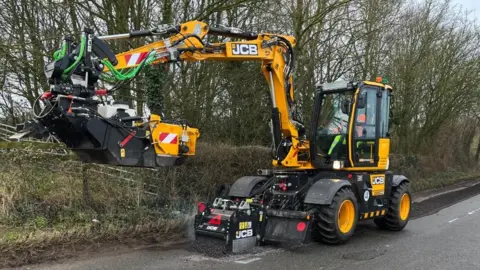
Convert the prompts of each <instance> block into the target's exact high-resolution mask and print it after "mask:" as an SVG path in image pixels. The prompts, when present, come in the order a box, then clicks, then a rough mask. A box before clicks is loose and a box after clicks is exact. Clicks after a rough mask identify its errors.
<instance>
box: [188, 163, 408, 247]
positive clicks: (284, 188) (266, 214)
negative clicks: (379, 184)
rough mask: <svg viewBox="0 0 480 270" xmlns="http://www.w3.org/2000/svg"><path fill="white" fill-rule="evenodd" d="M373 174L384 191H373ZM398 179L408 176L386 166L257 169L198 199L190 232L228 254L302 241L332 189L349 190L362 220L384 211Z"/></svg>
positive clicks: (306, 240)
mask: <svg viewBox="0 0 480 270" xmlns="http://www.w3.org/2000/svg"><path fill="white" fill-rule="evenodd" d="M379 174H383V175H385V186H384V194H383V195H377V196H373V195H372V184H371V181H370V176H371V175H379ZM403 181H408V180H407V179H406V178H405V177H404V176H401V175H393V173H392V172H389V171H387V172H385V171H384V172H347V171H288V170H278V171H271V170H259V175H258V176H245V177H241V178H240V179H238V180H237V181H235V182H234V183H233V184H232V185H231V186H228V188H227V189H223V190H224V192H221V193H223V194H217V196H216V198H215V200H214V202H209V203H203V202H200V203H199V205H198V209H197V214H196V216H195V222H194V228H195V233H196V235H208V236H213V237H217V238H221V239H224V240H225V249H226V251H227V252H232V253H237V252H241V251H245V250H249V249H251V248H253V247H254V246H257V245H261V244H263V243H269V242H280V243H290V244H296V243H306V242H309V241H310V238H311V232H312V230H313V228H314V226H313V225H314V223H315V215H314V214H315V211H316V209H317V207H319V206H321V205H329V204H330V203H331V202H332V200H333V198H334V196H335V194H336V193H337V191H338V190H340V189H342V188H350V189H351V190H352V191H353V192H354V194H355V196H356V198H357V203H358V209H357V215H358V219H360V220H367V219H373V218H376V217H379V216H381V215H383V214H384V213H385V210H386V209H387V208H388V206H389V205H388V204H389V199H390V194H391V189H392V187H394V186H398V185H399V184H400V183H402V182H403ZM220 190H222V189H220ZM225 190H226V191H228V193H227V192H225ZM367 192H368V195H366V193H367Z"/></svg>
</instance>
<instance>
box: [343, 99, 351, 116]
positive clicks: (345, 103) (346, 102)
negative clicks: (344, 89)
mask: <svg viewBox="0 0 480 270" xmlns="http://www.w3.org/2000/svg"><path fill="white" fill-rule="evenodd" d="M342 113H344V114H347V115H348V114H349V113H350V100H348V99H346V100H344V101H343V102H342Z"/></svg>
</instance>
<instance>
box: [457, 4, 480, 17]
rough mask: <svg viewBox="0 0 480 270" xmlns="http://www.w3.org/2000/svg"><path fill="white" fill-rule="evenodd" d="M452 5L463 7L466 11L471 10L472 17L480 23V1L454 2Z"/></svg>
mask: <svg viewBox="0 0 480 270" xmlns="http://www.w3.org/2000/svg"><path fill="white" fill-rule="evenodd" d="M452 3H453V4H459V5H462V6H463V7H464V8H465V9H467V10H471V16H472V17H474V18H476V20H477V21H480V0H452Z"/></svg>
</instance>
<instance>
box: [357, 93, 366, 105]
mask: <svg viewBox="0 0 480 270" xmlns="http://www.w3.org/2000/svg"><path fill="white" fill-rule="evenodd" d="M365 103H366V100H365V94H363V95H358V98H357V108H358V109H363V108H365V105H366V104H365Z"/></svg>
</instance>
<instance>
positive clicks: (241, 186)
mask: <svg viewBox="0 0 480 270" xmlns="http://www.w3.org/2000/svg"><path fill="white" fill-rule="evenodd" d="M267 179H268V178H267V177H265V176H243V177H240V178H239V179H237V181H235V183H233V185H232V187H231V188H230V191H229V193H228V196H232V197H242V198H246V197H249V196H250V193H251V192H252V189H253V188H254V187H255V185H256V184H258V183H260V182H262V181H266V180H267Z"/></svg>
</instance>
